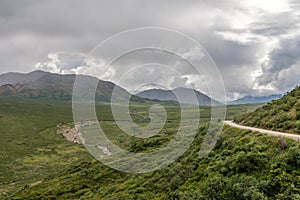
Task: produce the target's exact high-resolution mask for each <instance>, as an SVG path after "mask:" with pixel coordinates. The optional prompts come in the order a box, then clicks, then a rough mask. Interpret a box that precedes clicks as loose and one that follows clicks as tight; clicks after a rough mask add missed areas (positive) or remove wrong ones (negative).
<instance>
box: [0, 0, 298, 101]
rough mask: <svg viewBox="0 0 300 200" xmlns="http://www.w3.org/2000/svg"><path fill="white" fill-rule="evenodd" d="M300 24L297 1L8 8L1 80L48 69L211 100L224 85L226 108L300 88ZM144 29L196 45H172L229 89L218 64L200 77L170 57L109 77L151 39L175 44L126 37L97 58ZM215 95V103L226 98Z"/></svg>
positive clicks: (1, 12) (3, 6) (133, 0)
mask: <svg viewBox="0 0 300 200" xmlns="http://www.w3.org/2000/svg"><path fill="white" fill-rule="evenodd" d="M299 19H300V2H299V1H297V0H276V1H274V0H243V1H239V0H227V1H219V0H201V1H199V0H190V1H184V0H160V1H158V0H152V1H143V0H130V1H129V0H122V1H114V0H107V1H106V0H87V1H82V0H51V1H40V0H26V1H23V0H14V1H11V0H0V30H1V31H0V73H6V72H11V71H13V72H30V71H33V70H37V69H40V70H45V71H50V72H55V73H63V74H66V73H78V74H88V75H93V76H97V77H99V78H101V79H104V80H110V81H113V82H117V83H119V84H120V85H121V86H123V87H125V88H126V89H127V90H128V91H130V92H133V93H134V92H138V91H141V90H143V89H148V88H152V87H159V88H170V89H172V88H175V87H180V86H184V87H191V88H194V89H197V90H200V91H203V92H204V93H208V92H209V91H208V90H207V88H211V90H216V91H217V90H218V89H217V88H220V82H224V86H225V91H226V96H227V98H228V99H236V98H240V97H243V96H245V95H268V94H278V93H284V92H286V91H287V90H290V89H292V88H293V87H295V86H296V85H297V84H299V82H300V80H299V77H300V53H299V52H300V28H299V25H300V20H299ZM142 27H161V28H165V29H170V30H175V31H178V32H179V33H182V34H185V35H187V36H188V37H190V38H193V40H195V41H196V42H197V44H200V45H201V47H202V48H203V49H201V50H199V48H197V47H196V46H193V45H187V46H185V45H184V44H183V43H182V42H178V41H177V40H176V37H175V36H174V37H173V36H170V38H172V39H173V40H172V39H170V40H168V42H169V44H168V45H171V46H172V47H171V48H172V50H173V51H176V52H178V54H180V55H181V56H182V57H184V58H186V57H188V58H190V59H192V60H193V59H194V60H197V59H198V60H200V59H199V58H201V56H202V54H205V57H210V58H211V60H213V62H214V63H215V65H216V66H217V70H218V71H219V72H220V74H221V78H222V80H221V79H220V78H219V77H216V76H214V75H213V73H212V74H209V73H210V72H209V71H210V69H211V71H212V69H213V68H214V64H213V63H212V62H211V61H209V60H208V59H203V60H202V63H200V62H199V63H198V64H199V65H201V66H200V68H201V67H202V68H203V69H204V68H205V67H206V69H204V74H202V75H201V76H200V75H199V74H197V72H195V71H193V68H192V67H190V66H188V65H187V64H186V63H184V61H183V60H182V59H181V60H180V59H177V58H175V57H174V56H172V55H171V54H170V53H168V52H162V51H156V50H151V51H150V50H145V49H143V50H140V51H136V52H133V53H128V55H126V56H125V57H126V58H125V57H122V58H120V59H118V60H117V61H116V62H114V63H113V64H111V66H110V68H109V69H108V70H106V71H105V70H104V68H105V67H106V66H107V65H108V64H109V63H110V60H109V59H108V58H112V57H113V56H114V55H115V53H116V52H119V50H120V49H123V50H125V49H126V48H128V47H129V46H130V47H134V46H136V45H137V44H138V43H139V42H140V40H143V39H145V37H147V39H145V40H147V41H148V42H149V43H151V41H153V44H155V45H156V46H160V47H165V45H167V43H166V41H167V40H166V38H168V36H167V35H165V36H164V37H162V38H164V39H163V40H159V38H156V37H155V36H156V35H155V34H151V33H145V34H144V35H143V37H139V36H140V35H138V34H137V35H135V36H136V37H133V36H132V35H131V36H128V37H123V38H122V37H121V38H117V40H118V42H116V41H114V44H110V45H107V46H106V47H107V48H106V49H105V51H103V46H102V47H100V48H102V49H101V50H99V51H98V50H97V48H96V51H94V52H96V53H94V52H93V53H92V54H91V53H90V52H91V50H92V49H94V48H95V47H97V45H98V44H99V43H101V42H103V41H105V40H106V39H107V38H109V37H111V36H112V35H115V34H118V33H120V32H122V31H126V30H130V29H136V28H142ZM133 35H134V34H133ZM122 39H123V40H122ZM159 41H160V42H161V43H159ZM170 43H171V44H170ZM104 46H105V45H104ZM97 51H98V52H97ZM151 63H152V64H151ZM153 63H155V64H153ZM167 65H169V66H171V67H169V68H168V67H167ZM137 66H138V67H139V70H138V71H135V72H133V71H132V70H133V68H134V67H137ZM141 66H142V67H141ZM171 68H172V69H171ZM202 68H201V69H202ZM105 69H106V68H105ZM174 70H175V71H174ZM206 71H207V73H208V74H206ZM177 72H179V74H178V73H177ZM176 73H177V74H176ZM124 74H126V75H128V77H131V79H130V78H127V79H124V77H123V76H124ZM201 77H202V78H201ZM203 77H204V79H206V80H203ZM205 77H206V78H205ZM207 77H208V78H207ZM143 83H144V84H143ZM207 85H208V86H207ZM205 88H206V89H205ZM217 93H218V91H217V92H216V93H215V94H214V95H212V96H215V97H216V98H218V94H217Z"/></svg>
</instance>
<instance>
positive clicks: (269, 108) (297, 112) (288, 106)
mask: <svg viewBox="0 0 300 200" xmlns="http://www.w3.org/2000/svg"><path fill="white" fill-rule="evenodd" d="M235 121H236V122H238V123H240V124H244V125H248V126H253V127H260V128H265V129H269V130H278V131H284V132H290V133H297V134H299V133H300V87H297V88H295V89H294V90H292V91H291V92H289V93H287V94H286V95H285V96H284V97H282V98H281V99H279V100H276V101H272V102H271V103H268V104H267V105H265V106H263V107H261V108H258V109H257V110H256V111H255V112H253V113H248V114H244V115H242V116H239V117H236V118H235Z"/></svg>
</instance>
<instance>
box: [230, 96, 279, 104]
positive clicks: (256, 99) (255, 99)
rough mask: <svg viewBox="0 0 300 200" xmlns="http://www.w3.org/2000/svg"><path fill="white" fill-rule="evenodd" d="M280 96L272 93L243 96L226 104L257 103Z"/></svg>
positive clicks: (276, 98)
mask: <svg viewBox="0 0 300 200" xmlns="http://www.w3.org/2000/svg"><path fill="white" fill-rule="evenodd" d="M281 97H282V95H281V94H273V95H269V96H251V95H248V96H245V97H243V98H241V99H237V100H234V101H230V102H227V105H239V104H259V103H267V102H270V101H273V100H278V99H280V98H281Z"/></svg>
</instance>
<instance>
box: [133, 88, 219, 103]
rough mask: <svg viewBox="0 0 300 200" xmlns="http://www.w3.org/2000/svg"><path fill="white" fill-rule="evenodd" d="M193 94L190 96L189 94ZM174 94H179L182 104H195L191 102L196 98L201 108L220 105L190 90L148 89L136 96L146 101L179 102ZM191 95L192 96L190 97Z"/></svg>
mask: <svg viewBox="0 0 300 200" xmlns="http://www.w3.org/2000/svg"><path fill="white" fill-rule="evenodd" d="M192 91H193V92H194V94H192V93H191V92H192ZM175 94H179V95H180V96H181V100H180V102H181V103H184V104H195V100H193V96H194V95H196V97H197V100H196V101H197V104H198V105H202V106H210V105H214V106H216V105H221V103H220V102H218V101H216V100H214V99H212V98H211V97H209V96H207V95H205V94H203V93H201V92H199V91H197V90H194V89H192V88H185V87H178V88H175V89H173V90H163V89H156V88H153V89H149V90H145V91H142V92H140V93H137V94H136V95H137V96H139V97H143V98H147V99H152V100H154V99H157V100H161V101H179V100H178V99H177V97H176V95H175ZM192 95H193V96H192Z"/></svg>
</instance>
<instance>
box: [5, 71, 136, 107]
mask: <svg viewBox="0 0 300 200" xmlns="http://www.w3.org/2000/svg"><path fill="white" fill-rule="evenodd" d="M10 77H12V79H11V80H10V81H9V82H10V83H9V84H5V85H2V86H0V96H1V97H13V98H30V99H47V100H64V101H68V100H72V93H73V86H74V82H75V79H76V75H74V74H67V75H61V74H52V73H48V72H42V71H35V72H32V73H29V74H18V73H8V74H4V75H1V77H0V83H7V82H8V79H9V78H10ZM81 77H84V78H86V80H87V82H90V81H95V80H97V81H99V83H98V88H97V91H96V100H98V101H104V102H109V101H110V99H111V95H112V92H113V90H114V89H118V90H117V91H118V95H119V96H123V97H125V96H126V95H131V94H130V93H128V92H127V91H126V90H125V89H123V88H121V87H119V86H117V85H115V84H113V83H111V82H107V81H102V80H98V79H96V78H94V77H90V76H81ZM133 99H137V97H135V96H133Z"/></svg>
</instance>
